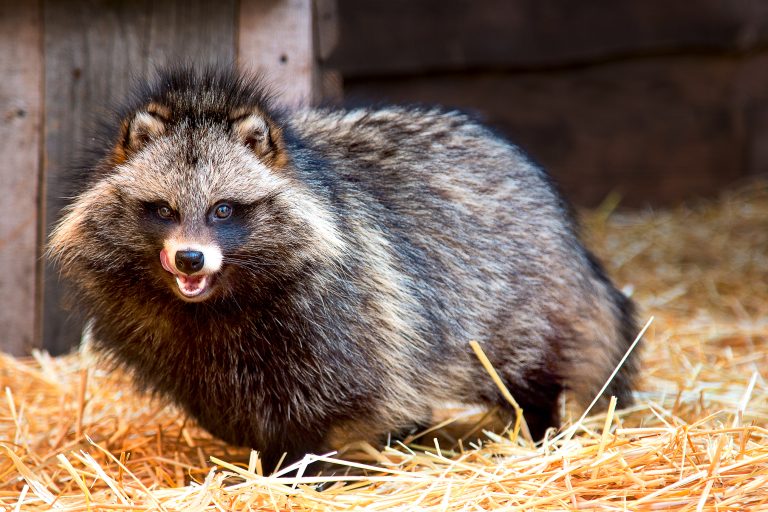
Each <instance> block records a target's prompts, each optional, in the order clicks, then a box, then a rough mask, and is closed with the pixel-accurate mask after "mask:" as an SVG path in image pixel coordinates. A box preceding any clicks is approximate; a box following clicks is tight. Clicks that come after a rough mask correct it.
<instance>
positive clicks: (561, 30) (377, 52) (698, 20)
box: [331, 0, 768, 77]
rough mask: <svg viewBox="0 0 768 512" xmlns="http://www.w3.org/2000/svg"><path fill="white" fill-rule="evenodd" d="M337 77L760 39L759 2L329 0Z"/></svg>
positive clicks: (764, 31)
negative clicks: (335, 11)
mask: <svg viewBox="0 0 768 512" xmlns="http://www.w3.org/2000/svg"><path fill="white" fill-rule="evenodd" d="M339 20H340V38H341V42H340V44H339V47H338V51H337V52H336V54H335V55H334V58H333V59H332V60H331V63H332V65H333V66H335V67H338V68H339V70H340V71H341V72H342V74H343V75H344V76H345V77H353V76H376V75H386V74H407V73H423V72H434V71H451V70H458V71H461V70H466V69H472V70H476V69H489V68H490V69H497V70H500V69H506V70H508V69H520V68H534V67H548V66H555V67H557V66H562V65H568V64H573V63H587V62H593V61H596V60H598V61H599V60H606V59H615V58H622V57H626V56H628V55H638V54H660V53H670V52H672V53H681V52H702V51H743V50H748V49H753V48H759V47H761V46H764V45H765V44H766V43H768V2H765V1H764V0H696V1H694V2H675V1H669V0H643V1H638V0H590V1H587V2H578V1H573V0H548V1H542V0H483V1H481V2H478V1H477V0H418V1H413V0H387V1H377V0H372V1H371V0H339Z"/></svg>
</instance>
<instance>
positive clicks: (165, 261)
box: [160, 249, 176, 274]
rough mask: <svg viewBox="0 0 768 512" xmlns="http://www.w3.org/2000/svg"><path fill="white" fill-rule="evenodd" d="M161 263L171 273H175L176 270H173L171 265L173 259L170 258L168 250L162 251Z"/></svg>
mask: <svg viewBox="0 0 768 512" xmlns="http://www.w3.org/2000/svg"><path fill="white" fill-rule="evenodd" d="M160 264H161V265H163V268H164V269H165V270H167V271H168V272H170V273H171V274H175V273H176V272H174V271H173V267H172V266H171V260H169V259H168V251H166V250H165V249H163V250H162V251H160Z"/></svg>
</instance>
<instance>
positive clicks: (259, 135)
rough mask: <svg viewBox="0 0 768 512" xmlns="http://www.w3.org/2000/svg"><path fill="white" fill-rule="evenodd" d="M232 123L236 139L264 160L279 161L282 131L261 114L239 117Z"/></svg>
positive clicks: (247, 114)
mask: <svg viewBox="0 0 768 512" xmlns="http://www.w3.org/2000/svg"><path fill="white" fill-rule="evenodd" d="M230 123H231V125H230V126H231V131H232V134H233V135H234V137H235V138H236V139H237V140H238V141H240V142H241V143H242V144H245V145H246V146H248V147H249V148H250V149H251V150H252V151H253V152H254V153H255V154H256V156H257V157H259V158H261V159H263V160H270V161H273V160H278V159H279V154H280V153H281V149H282V137H281V133H280V129H279V128H278V127H277V126H275V124H274V123H273V122H272V121H271V120H269V119H267V118H266V117H265V116H264V115H262V114H261V113H260V112H251V113H245V114H242V115H239V116H237V117H236V118H234V119H233V120H231V121H230Z"/></svg>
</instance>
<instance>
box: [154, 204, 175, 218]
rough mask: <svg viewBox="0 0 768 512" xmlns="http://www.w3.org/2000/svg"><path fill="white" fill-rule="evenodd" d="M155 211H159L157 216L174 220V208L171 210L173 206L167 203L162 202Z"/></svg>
mask: <svg viewBox="0 0 768 512" xmlns="http://www.w3.org/2000/svg"><path fill="white" fill-rule="evenodd" d="M155 213H157V216H158V217H160V218H161V219H163V220H172V219H173V210H171V207H170V206H168V205H165V204H161V205H160V206H158V207H157V209H156V210H155Z"/></svg>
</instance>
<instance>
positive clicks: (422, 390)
mask: <svg viewBox="0 0 768 512" xmlns="http://www.w3.org/2000/svg"><path fill="white" fill-rule="evenodd" d="M121 112H122V113H121V117H120V121H119V125H117V126H115V127H114V129H113V133H112V134H111V138H110V140H109V142H108V144H106V145H105V147H106V150H105V151H103V154H102V155H101V157H100V158H99V160H98V162H96V163H94V164H93V165H92V166H90V168H89V169H88V175H87V176H86V180H85V184H84V186H83V187H82V190H81V191H80V192H79V193H78V194H77V195H76V196H75V197H74V200H73V201H72V203H71V204H70V205H69V206H68V207H67V208H66V209H65V210H64V212H63V215H62V218H61V220H60V222H59V224H58V226H57V227H56V229H55V231H54V232H53V234H52V236H51V240H50V254H51V256H52V257H53V258H54V259H55V260H56V261H57V262H58V265H59V267H60V269H61V270H62V272H63V274H64V275H65V276H66V277H67V278H69V279H70V280H71V281H72V282H74V284H75V288H76V289H77V304H78V307H79V308H81V309H82V310H83V311H84V312H85V314H86V316H87V317H88V318H89V319H90V325H91V329H92V337H93V344H94V348H95V349H96V350H97V351H98V352H100V353H101V354H103V355H104V356H106V357H107V359H108V360H110V361H112V362H113V363H115V364H117V365H120V366H123V367H126V368H128V369H129V370H130V371H131V372H132V374H133V375H134V377H135V381H136V383H137V385H138V386H139V387H140V388H142V389H145V390H149V391H152V392H154V393H156V394H158V395H161V396H163V397H165V398H167V399H170V400H171V401H172V402H174V403H176V404H178V405H179V406H181V407H182V408H183V409H184V410H185V411H186V412H187V413H189V414H190V415H191V416H192V417H194V418H195V419H196V420H197V422H198V423H199V424H200V425H201V426H202V427H204V428H206V429H207V430H209V431H210V432H211V433H212V434H214V435H216V436H218V437H220V438H222V439H224V440H226V441H228V442H230V443H235V444H239V445H248V446H251V447H253V448H255V449H257V450H260V451H261V453H262V456H263V458H264V463H265V465H267V466H272V465H274V464H275V463H276V461H278V460H279V458H280V457H281V455H282V454H283V453H284V452H287V454H288V455H287V457H288V460H292V459H296V458H298V457H301V456H302V455H303V454H305V453H307V452H322V451H325V450H329V449H334V448H337V447H338V446H339V445H340V444H343V443H345V442H347V441H351V440H357V439H364V440H370V441H379V440H381V439H383V438H385V436H386V435H387V433H390V432H393V433H397V432H402V431H404V430H407V429H409V428H411V427H414V426H419V425H423V424H428V423H429V421H430V418H431V412H432V408H433V407H434V406H435V404H439V403H441V402H444V401H452V402H455V401H461V402H466V403H481V404H487V405H491V406H493V405H501V406H502V407H507V404H506V402H505V400H504V399H503V398H502V396H501V394H500V393H499V391H498V390H497V388H496V386H495V385H494V383H493V382H492V380H491V379H490V378H488V376H487V374H486V372H485V370H484V369H483V367H482V365H481V364H480V363H479V362H478V361H477V359H476V357H475V355H474V353H473V351H472V350H471V347H470V346H469V344H468V342H469V341H470V340H478V341H479V342H480V343H481V345H482V346H483V347H484V350H485V352H486V353H487V354H488V356H489V358H490V360H491V362H492V363H493V365H494V367H495V368H496V369H497V370H498V371H499V374H500V375H501V376H502V379H503V380H504V382H505V384H506V385H507V386H508V387H509V389H510V390H511V392H512V394H513V395H514V396H515V398H516V399H517V401H518V402H519V403H520V405H521V406H522V407H523V409H524V411H525V418H526V420H527V422H528V424H529V427H530V430H531V432H532V434H533V435H534V436H535V437H537V438H539V437H541V436H543V435H544V432H545V430H546V429H547V428H548V427H550V426H554V425H557V422H558V414H557V410H558V408H557V406H556V404H557V401H558V397H559V396H560V395H561V393H562V392H564V391H567V392H569V396H573V397H575V398H576V399H577V400H578V401H580V402H582V403H588V402H589V401H591V400H592V399H593V397H594V396H595V394H596V393H597V391H598V390H599V389H600V388H601V386H602V385H603V384H604V382H605V381H606V379H607V378H608V376H609V375H610V373H611V372H612V371H613V369H614V368H615V366H616V364H617V362H618V361H619V359H620V358H621V357H622V355H623V354H624V353H625V351H626V350H627V348H628V346H629V344H630V342H631V340H632V338H633V337H634V335H635V334H636V330H635V323H634V321H633V314H632V305H631V303H630V301H629V300H628V299H627V298H626V297H625V296H624V295H623V294H622V293H620V292H619V291H617V290H616V289H615V288H614V286H613V285H612V284H611V282H610V281H609V280H608V279H607V278H606V276H605V274H604V273H603V271H602V270H601V268H600V266H599V264H598V263H597V262H596V261H595V259H594V258H593V257H592V256H591V255H590V253H589V252H587V251H586V250H585V249H584V247H583V246H582V244H581V243H580V241H579V238H578V236H577V234H576V232H575V228H574V225H573V223H572V221H571V220H570V218H569V215H568V212H567V208H565V207H564V204H563V202H562V200H561V199H560V197H559V196H558V194H557V193H556V191H555V190H554V189H553V187H552V185H551V184H550V181H549V178H548V177H547V175H546V174H545V173H544V172H543V171H542V170H541V169H539V168H538V167H536V166H535V165H533V164H532V163H531V162H530V161H529V160H527V159H526V157H525V156H524V155H523V154H521V152H520V151H519V150H518V149H517V148H516V147H514V146H512V145H510V144H509V143H508V142H506V141H505V140H503V139H501V138H499V137H498V136H496V135H494V134H493V133H491V132H490V131H489V130H488V129H486V128H484V127H483V126H480V125H478V124H476V123H475V122H473V121H471V120H470V119H468V118H467V117H466V116H464V115H462V114H459V113H456V112H444V111H441V110H418V109H406V108H385V109H382V110H366V109H361V110H351V111H329V110H303V111H294V112H283V111H278V110H276V109H274V108H272V107H270V102H269V99H268V95H267V94H266V93H265V92H264V89H263V88H262V87H261V86H260V85H259V84H258V81H256V80H254V79H252V78H249V77H243V76H240V75H238V74H236V73H235V72H232V71H226V70H225V71H222V70H215V69H205V70H196V69H193V68H185V69H175V70H169V71H165V72H161V73H160V76H159V78H158V79H157V80H156V81H155V82H154V83H151V84H148V85H145V86H144V87H143V88H141V89H139V90H138V91H137V92H136V93H135V95H134V96H133V98H132V99H131V100H130V101H129V102H128V103H127V104H126V105H125V106H124V107H123V109H122V111H121ZM115 124H117V123H115ZM635 366H636V363H635V361H634V360H633V359H632V358H630V360H629V361H628V362H627V364H625V365H624V366H623V368H622V370H621V371H620V372H619V373H618V375H617V377H616V378H615V379H614V380H613V382H612V384H611V385H610V387H609V389H608V391H607V395H609V396H610V395H616V396H617V397H618V398H619V400H620V403H622V404H628V403H629V402H630V400H631V392H630V384H631V381H632V377H633V374H634V373H635Z"/></svg>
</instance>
